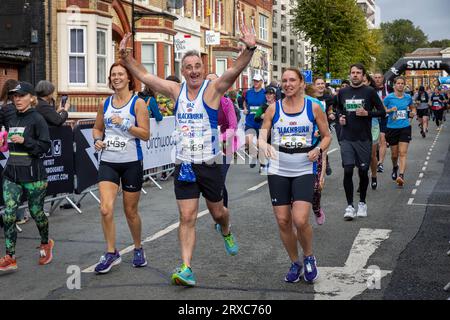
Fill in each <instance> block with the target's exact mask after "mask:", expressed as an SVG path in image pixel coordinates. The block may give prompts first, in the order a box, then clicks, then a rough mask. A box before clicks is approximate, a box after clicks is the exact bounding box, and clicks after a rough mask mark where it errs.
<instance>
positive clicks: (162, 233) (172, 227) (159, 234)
mask: <svg viewBox="0 0 450 320" xmlns="http://www.w3.org/2000/svg"><path fill="white" fill-rule="evenodd" d="M208 213H209V210H203V211H201V212H199V213H198V216H197V218H201V217H203V216H204V215H206V214H208ZM179 226H180V223H179V222H177V223H174V224H172V225H170V226H168V227H167V228H165V229H164V230H160V231H158V232H157V233H155V234H154V235H152V236H150V237H147V238H145V239H144V240H143V241H142V244H144V243H147V242H151V241H154V240H156V239H159V238H161V237H162V236H165V235H166V234H168V233H169V232H171V231H173V230H175V229H177V228H178V227H179ZM133 249H134V245H132V246H129V247H126V248H125V249H123V250H121V251H120V252H119V253H120V255H121V256H123V255H125V254H127V253H130V252H131V251H133ZM96 265H97V264H94V265H92V266H90V267H88V268H86V269H84V270H83V271H82V272H83V273H92V272H94V271H95V266H96Z"/></svg>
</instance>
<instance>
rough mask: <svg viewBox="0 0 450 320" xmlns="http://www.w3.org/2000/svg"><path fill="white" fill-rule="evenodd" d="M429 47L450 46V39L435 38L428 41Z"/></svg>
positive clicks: (443, 47)
mask: <svg viewBox="0 0 450 320" xmlns="http://www.w3.org/2000/svg"><path fill="white" fill-rule="evenodd" d="M428 47H429V48H442V49H445V48H448V47H450V39H443V40H434V41H431V42H430V43H428Z"/></svg>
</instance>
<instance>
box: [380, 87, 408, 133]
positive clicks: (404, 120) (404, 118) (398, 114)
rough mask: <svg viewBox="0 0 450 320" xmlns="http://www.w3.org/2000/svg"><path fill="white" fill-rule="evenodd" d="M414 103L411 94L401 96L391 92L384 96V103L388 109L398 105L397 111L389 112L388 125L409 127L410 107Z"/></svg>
mask: <svg viewBox="0 0 450 320" xmlns="http://www.w3.org/2000/svg"><path fill="white" fill-rule="evenodd" d="M412 104H413V101H412V98H411V96H410V95H409V94H405V95H404V96H403V97H402V98H399V97H397V96H396V95H395V93H391V94H389V95H388V96H387V97H386V98H384V105H385V106H386V108H387V109H392V108H393V107H397V111H394V112H390V113H389V119H388V123H387V127H388V128H391V129H401V128H406V127H409V126H410V124H409V116H408V108H409V106H411V105H412Z"/></svg>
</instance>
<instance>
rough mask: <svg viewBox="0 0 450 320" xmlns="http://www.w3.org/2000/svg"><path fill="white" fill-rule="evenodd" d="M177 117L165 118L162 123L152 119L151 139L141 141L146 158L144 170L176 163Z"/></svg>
mask: <svg viewBox="0 0 450 320" xmlns="http://www.w3.org/2000/svg"><path fill="white" fill-rule="evenodd" d="M174 132H175V117H174V116H170V117H164V118H163V119H162V120H161V121H160V122H157V121H156V120H155V119H154V118H151V119H150V139H149V140H148V141H141V147H142V153H143V156H144V170H147V169H153V168H157V167H161V166H164V165H166V164H170V163H174V160H175V143H176V141H175V139H174Z"/></svg>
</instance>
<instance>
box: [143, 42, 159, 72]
mask: <svg viewBox="0 0 450 320" xmlns="http://www.w3.org/2000/svg"><path fill="white" fill-rule="evenodd" d="M144 45H153V57H154V61H153V62H149V61H147V60H145V59H144V57H143V56H142V52H144V50H143V47H144ZM156 46H157V43H156V42H142V43H141V63H142V65H143V66H144V67H145V69H146V70H147V72H149V73H151V72H150V70H148V69H147V67H146V66H145V65H146V64H153V73H152V74H153V75H157V74H158V69H157V64H156V60H157V57H156V54H157V52H156Z"/></svg>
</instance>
